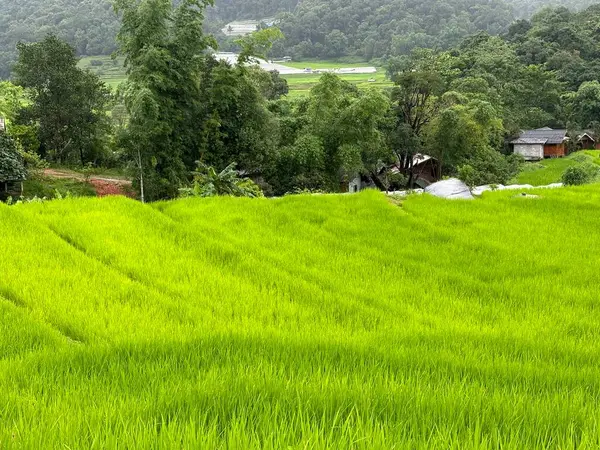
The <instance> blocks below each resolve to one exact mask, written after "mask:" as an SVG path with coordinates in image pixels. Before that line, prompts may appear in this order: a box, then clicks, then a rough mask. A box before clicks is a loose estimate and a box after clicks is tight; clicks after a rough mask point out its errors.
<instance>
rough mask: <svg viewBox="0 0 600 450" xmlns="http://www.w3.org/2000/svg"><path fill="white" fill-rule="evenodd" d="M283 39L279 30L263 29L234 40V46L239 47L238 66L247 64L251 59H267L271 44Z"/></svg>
mask: <svg viewBox="0 0 600 450" xmlns="http://www.w3.org/2000/svg"><path fill="white" fill-rule="evenodd" d="M283 38H284V36H283V33H282V32H281V30H280V29H279V28H265V29H263V30H258V31H256V32H254V33H251V34H249V35H247V36H244V37H242V38H240V39H238V40H236V41H235V42H236V44H237V45H239V46H240V52H239V54H238V64H240V65H244V64H247V63H249V62H251V61H252V60H253V58H262V59H269V52H270V51H271V49H272V48H273V44H275V43H276V42H277V41H280V40H282V39H283Z"/></svg>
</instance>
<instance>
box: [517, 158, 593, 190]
mask: <svg viewBox="0 0 600 450" xmlns="http://www.w3.org/2000/svg"><path fill="white" fill-rule="evenodd" d="M599 154H600V152H599V151H585V152H577V153H573V154H571V155H569V156H567V157H566V158H552V159H546V160H544V161H542V162H540V163H526V164H525V166H524V168H523V170H522V171H521V173H520V174H519V175H518V176H517V178H516V181H517V182H518V183H520V184H531V185H534V186H542V185H547V184H550V183H558V182H561V181H562V175H563V173H564V172H565V171H566V170H567V169H568V168H569V167H573V166H577V165H579V164H582V163H588V162H589V163H593V164H598V162H600V158H599V157H598V155H599Z"/></svg>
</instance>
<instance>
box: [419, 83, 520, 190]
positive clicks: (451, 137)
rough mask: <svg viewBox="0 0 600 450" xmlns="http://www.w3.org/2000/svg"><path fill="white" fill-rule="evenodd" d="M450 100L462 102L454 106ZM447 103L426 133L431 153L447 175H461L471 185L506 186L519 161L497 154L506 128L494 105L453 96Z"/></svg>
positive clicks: (446, 100) (512, 157)
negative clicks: (500, 184)
mask: <svg viewBox="0 0 600 450" xmlns="http://www.w3.org/2000/svg"><path fill="white" fill-rule="evenodd" d="M449 97H452V98H456V99H459V102H458V103H451V102H450V101H449V99H448V98H449ZM444 100H445V103H446V104H447V107H445V108H444V109H443V110H442V111H441V112H440V114H439V115H438V116H437V117H436V118H435V119H434V120H433V121H432V123H431V125H430V126H429V127H428V130H427V147H428V152H429V154H431V155H433V156H435V157H436V158H437V159H438V161H439V164H440V168H442V169H443V171H444V173H446V174H449V175H458V176H460V177H462V178H463V181H465V182H467V183H468V184H470V185H477V184H498V183H506V182H508V181H509V180H510V179H511V178H513V177H514V176H515V175H516V174H517V173H518V171H519V168H520V160H519V159H518V157H515V156H514V155H511V156H509V157H505V156H504V155H502V154H501V153H500V152H499V151H498V149H499V148H500V147H501V145H502V141H503V139H502V138H503V127H502V120H501V119H500V118H499V117H498V113H497V111H496V110H495V109H494V108H493V107H492V105H491V104H489V103H487V102H484V101H480V100H475V101H468V100H467V99H466V98H465V97H461V96H460V95H458V96H457V95H454V94H452V95H451V94H450V93H448V94H446V95H445V98H444ZM440 175H441V174H440Z"/></svg>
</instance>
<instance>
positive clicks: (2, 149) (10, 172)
mask: <svg viewBox="0 0 600 450" xmlns="http://www.w3.org/2000/svg"><path fill="white" fill-rule="evenodd" d="M26 176H27V170H26V169H25V163H24V162H23V158H22V156H21V155H20V153H19V151H18V148H17V144H16V143H15V141H14V139H12V138H11V137H10V136H8V135H7V134H6V133H2V132H0V182H6V181H22V180H24V179H25V177H26Z"/></svg>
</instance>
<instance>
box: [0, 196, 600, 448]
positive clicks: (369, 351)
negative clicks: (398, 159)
mask: <svg viewBox="0 0 600 450" xmlns="http://www.w3.org/2000/svg"><path fill="white" fill-rule="evenodd" d="M535 193H536V194H537V195H539V196H540V197H539V198H538V199H536V201H529V200H527V199H523V198H521V197H520V196H516V197H515V196H514V193H511V192H505V191H499V192H488V193H485V194H484V196H483V198H482V199H479V200H476V201H472V202H461V201H457V202H448V201H444V200H441V199H436V198H433V197H429V196H409V197H408V198H407V199H405V200H403V201H402V203H401V204H400V206H397V205H396V204H392V203H391V202H390V201H388V199H386V198H385V197H384V196H383V195H382V194H379V193H376V192H364V193H361V194H359V195H297V196H288V197H285V198H282V199H264V198H262V199H247V198H228V197H221V198H206V199H205V198H188V199H180V200H177V201H172V202H165V203H158V204H155V205H143V204H141V203H138V202H135V201H133V200H128V199H125V198H116V197H110V198H103V199H96V198H73V199H65V200H61V201H50V202H45V203H40V204H22V205H16V206H12V207H8V206H3V205H0V236H1V238H0V252H1V254H2V255H3V259H2V261H3V262H2V266H1V274H2V276H1V277H0V324H1V325H2V326H0V392H1V393H2V395H1V396H0V448H99V449H100V448H102V449H105V448H210V449H213V448H240V449H246V448H250V449H252V448H255V449H259V448H260V449H262V448H267V449H280V448H298V449H300V448H302V449H304V448H314V449H325V448H352V449H363V448H364V449H371V448H406V449H431V448H443V449H446V448H460V449H521V448H547V449H551V448H575V447H577V448H584V449H585V448H589V449H592V448H597V447H598V446H599V445H600V430H599V427H598V423H600V421H599V419H600V407H599V406H598V398H599V397H600V365H599V363H598V360H599V359H598V356H600V344H599V342H600V339H599V338H600V308H599V303H598V298H597V297H598V296H597V275H596V272H597V269H596V265H597V262H598V256H597V255H598V254H600V239H598V233H599V232H597V231H596V230H597V229H598V219H597V217H598V212H599V211H600V187H599V186H597V185H590V186H583V187H573V188H565V189H560V190H540V191H539V192H535Z"/></svg>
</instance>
